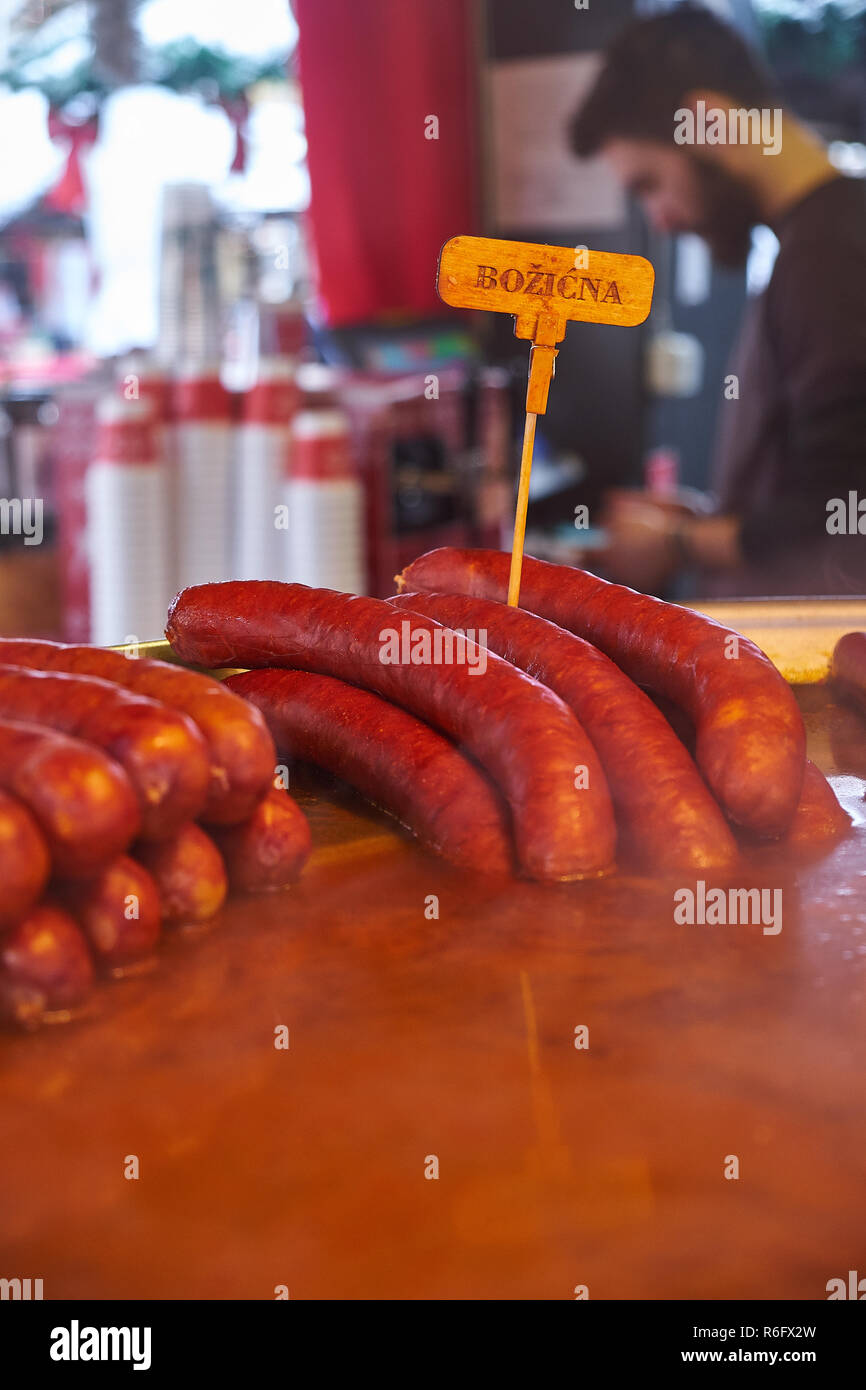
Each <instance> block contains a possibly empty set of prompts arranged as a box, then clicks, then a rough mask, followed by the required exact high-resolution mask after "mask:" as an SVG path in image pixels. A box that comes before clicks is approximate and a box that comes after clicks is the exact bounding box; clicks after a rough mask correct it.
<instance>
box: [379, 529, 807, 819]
mask: <svg viewBox="0 0 866 1390" xmlns="http://www.w3.org/2000/svg"><path fill="white" fill-rule="evenodd" d="M509 566H510V557H509V556H508V555H507V554H506V553H505V552H504V551H499V550H458V549H451V548H443V549H441V550H432V551H430V552H428V554H426V555H422V556H420V558H419V559H417V560H415V561H413V563H412V564H411V565H409V566H408V567H407V569H405V570H404V571H403V573H402V575H401V576H400V577H399V580H398V583H399V584H400V585H402V586H405V587H406V588H408V589H409V590H410V591H413V592H414V591H415V590H418V589H425V590H430V591H433V592H436V593H442V592H444V593H465V594H470V595H472V596H473V597H475V598H490V599H499V600H500V601H501V600H504V598H505V597H506V595H507V591H508V571H509ZM520 603H521V607H523V608H527V609H529V611H530V612H532V613H537V614H538V615H539V617H542V618H549V619H550V621H551V622H554V623H558V624H559V626H560V627H564V628H567V629H568V630H569V631H571V632H574V633H576V634H577V635H578V636H579V637H584V638H585V639H586V640H587V641H588V642H591V643H592V644H593V646H596V647H599V648H600V649H601V651H603V652H604V653H605V655H606V656H609V657H610V658H611V660H612V661H615V662H616V664H617V666H620V667H621V668H622V669H623V670H624V671H625V673H626V675H628V676H631V678H632V680H633V681H634V682H635V683H636V684H637V685H642V686H647V687H648V688H649V689H651V690H657V691H658V692H659V693H660V694H662V695H667V696H668V698H669V699H671V700H673V701H674V703H675V704H678V705H680V706H681V707H682V708H683V709H684V710H685V712H686V713H687V714H688V716H689V718H690V719H691V720H692V722H693V723H694V725H695V729H696V733H697V743H696V758H697V763H698V766H699V767H700V769H701V771H702V772H703V774H704V776H705V778H706V779H707V782H708V783H709V785H710V788H711V790H712V791H713V792H714V793H715V796H716V798H717V800H718V801H719V802H721V805H722V807H723V809H724V810H725V811H726V813H727V815H728V816H729V818H730V819H731V820H733V821H734V822H735V823H736V824H738V825H741V826H743V827H745V828H746V829H748V830H751V831H753V832H755V833H756V834H758V835H761V836H765V837H767V838H778V837H779V836H781V835H783V834H784V833H785V831H786V830H787V829H788V828H789V826H790V824H791V821H792V819H793V816H794V812H795V810H796V808H797V803H798V801H799V798H800V790H801V788H802V785H803V771H804V768H805V764H806V733H805V729H804V727H803V720H802V717H801V715H800V711H799V708H798V706H797V702H796V700H795V699H794V695H793V692H792V691H791V689H790V687H789V686H788V684H787V683H786V681H785V680H784V679H783V678H782V676H780V674H779V672H778V671H777V670H776V668H775V666H773V664H772V662H771V661H769V660H768V658H767V657H766V656H765V655H764V653H763V652H762V651H761V650H760V649H759V648H758V647H756V646H755V644H754V643H753V642H749V641H748V640H747V639H746V638H745V637H740V636H739V634H738V633H735V632H731V631H730V629H728V628H725V627H722V626H721V625H720V624H719V623H716V622H713V620H712V619H711V618H704V617H702V616H701V615H700V614H698V613H692V612H689V610H688V609H685V608H679V607H677V605H676V604H672V603H664V602H662V600H661V599H657V598H650V597H648V596H647V595H645V594H638V593H636V592H635V591H634V590H633V589H626V588H623V587H622V586H621V585H619V584H609V583H607V581H606V580H604V579H599V578H598V577H597V576H596V575H594V574H587V573H586V572H585V571H584V570H578V569H571V568H569V567H568V566H566V565H551V564H548V563H546V562H545V561H543V560H531V559H526V560H524V563H523V574H522V580H521V589H520Z"/></svg>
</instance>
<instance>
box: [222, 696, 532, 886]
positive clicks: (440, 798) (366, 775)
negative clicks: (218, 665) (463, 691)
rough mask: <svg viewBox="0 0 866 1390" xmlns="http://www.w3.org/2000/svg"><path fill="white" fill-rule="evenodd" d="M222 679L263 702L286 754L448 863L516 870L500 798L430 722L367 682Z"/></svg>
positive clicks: (495, 870)
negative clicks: (319, 771) (347, 789)
mask: <svg viewBox="0 0 866 1390" xmlns="http://www.w3.org/2000/svg"><path fill="white" fill-rule="evenodd" d="M227 684H228V685H230V686H231V688H232V689H233V690H235V691H237V693H238V694H239V695H243V697H244V698H245V699H247V700H251V701H252V703H253V704H254V705H256V706H257V708H258V709H260V710H261V712H262V714H263V715H264V717H265V719H266V720H267V723H268V727H269V728H270V731H271V733H272V734H273V736H274V739H275V741H276V744H277V747H278V748H279V749H281V750H282V751H284V752H285V753H286V754H288V756H289V757H292V758H301V759H303V760H305V761H307V762H311V763H315V764H316V765H317V766H318V767H323V768H325V769H326V770H327V771H328V772H332V773H334V775H335V776H337V777H342V778H343V779H344V781H346V782H349V783H351V785H352V786H353V787H356V788H357V790H358V791H359V792H361V794H362V796H365V797H366V798H367V799H368V801H372V802H374V803H375V805H377V806H379V807H380V808H381V809H382V810H383V811H387V812H388V814H389V815H391V816H394V818H395V819H396V820H398V821H399V822H400V824H401V825H404V826H405V827H406V829H407V830H410V831H411V832H412V834H413V835H417V837H418V839H419V840H421V841H423V843H424V844H426V845H429V847H430V848H431V849H433V850H435V851H436V853H437V854H441V855H443V856H444V858H446V859H450V860H451V861H452V862H453V863H455V864H461V865H463V866H464V867H465V868H470V869H471V868H475V869H480V870H481V871H483V872H485V873H494V874H507V873H509V872H510V871H512V869H513V867H514V851H513V847H512V843H511V832H510V830H509V825H508V810H507V807H506V806H505V803H504V802H503V800H502V798H501V796H500V795H499V793H498V792H497V790H496V788H495V787H494V786H493V784H492V783H491V782H490V781H488V779H487V777H486V776H485V774H484V773H483V772H482V771H481V769H480V768H479V767H477V766H476V765H475V763H473V762H470V760H469V759H468V758H466V757H464V755H463V754H462V753H461V752H460V751H459V749H457V748H455V746H454V744H453V743H452V742H451V741H450V739H447V738H444V737H443V736H442V734H439V733H437V732H436V730H435V729H431V728H430V726H429V724H424V723H422V722H421V720H420V719H416V718H415V716H414V715H412V714H407V712H406V710H404V709H400V707H399V705H392V704H391V703H390V701H388V700H383V699H381V697H380V696H378V695H374V694H373V693H372V692H371V691H369V690H360V689H359V688H358V687H357V686H355V685H347V684H346V682H345V681H338V680H332V678H331V677H330V676H315V675H311V674H310V673H309V672H307V671H247V672H245V673H244V674H243V675H240V676H230V677H229V679H228V682H227Z"/></svg>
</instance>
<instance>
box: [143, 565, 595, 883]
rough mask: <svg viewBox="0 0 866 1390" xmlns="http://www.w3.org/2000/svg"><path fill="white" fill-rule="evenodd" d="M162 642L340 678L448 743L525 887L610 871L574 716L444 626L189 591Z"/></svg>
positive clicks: (368, 604)
mask: <svg viewBox="0 0 866 1390" xmlns="http://www.w3.org/2000/svg"><path fill="white" fill-rule="evenodd" d="M166 631H167V635H168V638H169V641H170V642H171V644H172V646H173V647H174V649H175V651H176V652H177V653H178V655H179V656H180V657H181V659H182V660H192V661H198V662H202V663H208V664H212V665H214V666H252V667H259V666H287V667H290V668H294V669H300V670H308V671H315V672H317V673H318V674H320V675H330V676H335V677H337V678H338V679H345V680H348V681H350V682H351V683H352V684H354V685H362V686H365V687H367V688H368V689H370V690H373V691H375V692H376V693H377V694H379V695H382V696H384V698H385V699H390V700H393V701H394V702H395V703H396V704H401V705H403V706H404V708H406V709H408V710H409V711H410V712H411V713H413V714H416V715H418V717H419V718H421V719H424V720H426V721H427V722H428V723H430V724H433V725H434V726H436V727H437V728H440V729H441V730H442V731H443V732H444V733H447V734H449V735H450V736H451V737H452V738H453V739H455V740H456V741H457V742H458V743H459V744H461V745H463V746H465V748H466V749H467V751H468V752H470V753H471V754H472V755H473V756H474V757H476V758H477V759H478V761H479V762H480V763H481V765H482V766H483V767H485V768H486V769H487V771H488V772H489V773H490V775H491V776H492V777H493V779H494V781H495V782H496V783H497V785H498V786H499V787H500V788H501V789H502V791H503V792H504V794H505V798H506V800H507V802H508V804H509V807H510V810H511V814H512V817H513V820H514V828H515V839H516V842H517V853H518V858H519V861H520V864H521V866H522V867H523V869H524V870H525V871H526V873H527V874H529V876H530V877H533V878H540V879H571V878H582V877H586V876H588V875H596V874H600V873H603V872H605V871H607V870H609V869H610V868H611V867H612V861H613V856H614V849H615V844H616V829H615V825H614V819H613V809H612V807H611V803H610V794H609V792H608V789H607V784H606V782H605V779H604V773H603V772H602V770H601V764H600V763H599V761H598V758H597V755H596V753H595V749H594V748H593V747H592V744H591V743H590V741H589V739H588V738H587V736H586V734H585V733H584V731H583V730H582V729H581V727H580V725H579V724H578V722H577V720H576V719H575V717H574V715H573V714H572V713H571V711H570V710H569V709H568V708H567V707H566V706H565V705H564V704H563V703H562V701H561V700H560V699H559V697H558V696H557V695H554V694H553V692H552V691H550V690H546V689H545V687H544V686H543V685H539V683H538V682H537V681H534V680H532V679H531V678H530V677H529V676H526V675H524V674H523V672H522V671H518V670H517V669H516V668H515V667H514V666H510V665H509V664H508V662H506V661H502V659H501V658H500V657H498V656H494V655H492V654H490V653H488V652H485V651H483V650H481V649H479V648H477V647H475V646H474V644H472V643H466V642H465V640H464V639H462V638H460V637H455V634H454V633H452V632H450V630H449V629H447V628H444V627H442V626H441V624H439V623H434V622H432V621H431V619H429V618H423V617H419V616H415V615H413V616H412V617H411V619H410V618H408V617H407V618H401V620H400V625H399V629H398V628H397V627H396V626H395V612H394V609H393V608H392V607H391V605H390V604H389V603H385V602H384V601H383V600H382V599H373V598H359V597H355V596H354V595H351V594H340V593H336V592H334V591H333V590H331V589H308V588H307V587H306V586H305V585H303V584H279V583H275V582H272V581H270V580H249V581H228V582H227V583H223V584H202V585H199V586H197V587H195V588H190V589H185V590H184V591H183V592H182V593H180V594H178V595H177V597H176V598H175V599H174V601H173V603H172V605H171V607H170V609H169V621H168V627H167V629H166ZM211 657H213V658H214V661H213V662H212V663H211V662H210V658H211ZM470 667H471V669H470ZM584 770H586V771H584Z"/></svg>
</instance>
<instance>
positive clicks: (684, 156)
mask: <svg viewBox="0 0 866 1390" xmlns="http://www.w3.org/2000/svg"><path fill="white" fill-rule="evenodd" d="M572 144H573V148H574V150H575V152H576V153H577V154H578V155H580V156H581V157H583V158H586V157H589V156H590V155H594V154H597V153H601V154H602V155H603V156H604V157H605V158H606V159H607V160H608V161H609V163H610V165H611V166H612V167H613V169H614V171H615V173H616V174H617V176H618V178H619V179H620V180H621V181H622V183H623V184H624V186H625V187H626V189H627V190H628V191H629V192H630V193H632V194H634V195H635V196H636V197H637V198H638V199H639V200H640V202H641V204H642V205H643V208H644V211H645V213H646V215H647V217H648V218H649V220H650V222H651V223H652V225H653V226H654V227H655V228H656V229H658V230H659V231H661V232H666V233H668V234H670V235H676V234H677V233H681V232H694V233H697V234H698V235H700V236H701V237H703V238H704V239H705V240H706V242H707V244H708V245H709V248H710V250H711V253H712V255H713V258H714V260H715V261H716V262H717V264H719V265H720V266H725V267H732V268H733V267H740V266H744V265H745V262H746V258H747V256H748V252H749V249H750V245H751V233H752V228H753V227H754V226H756V225H757V224H764V225H766V226H769V227H770V228H771V229H772V230H773V232H774V233H775V234H776V236H777V238H778V240H779V253H778V256H777V259H776V263H775V266H774V269H773V273H772V276H771V279H770V281H769V283H768V285H767V288H766V289H765V291H764V292H763V293H762V294H761V295H759V296H757V297H755V298H754V299H752V300H750V301H749V303H748V305H747V308H746V313H745V316H744V320H743V324H742V327H741V332H740V339H739V342H738V345H737V348H736V351H735V354H734V359H733V361H732V362H731V364H730V366H729V368H728V371H729V372H730V373H731V374H733V375H734V376H735V377H736V379H737V389H738V392H739V398H738V399H724V400H723V403H722V407H721V420H720V428H719V432H718V437H717V439H716V445H715V458H714V463H713V469H712V476H711V485H712V487H713V490H714V494H715V497H714V506H713V510H712V511H711V512H710V510H709V508H708V507H701V506H698V507H694V506H692V505H690V504H689V503H688V502H686V501H684V500H683V501H681V500H678V499H674V500H672V501H671V502H670V503H665V502H659V501H656V500H653V499H650V497H649V495H648V494H645V493H641V492H639V491H635V492H632V493H624V492H618V493H616V494H612V495H611V498H610V502H609V505H608V507H607V513H606V516H605V518H604V523H605V525H606V528H607V530H608V534H609V545H608V549H607V551H606V552H605V558H604V563H605V570H606V572H607V573H609V574H610V576H611V577H612V578H613V579H616V580H618V581H619V582H621V583H626V584H630V585H632V586H634V587H637V588H648V589H654V590H658V589H660V588H663V587H664V586H666V585H667V584H669V583H670V582H671V580H672V579H673V577H674V576H675V575H676V573H677V572H678V571H682V570H690V571H695V570H696V571H699V572H700V575H701V590H702V592H704V593H715V594H717V595H722V594H753V595H759V594H768V595H771V594H798V593H800V594H805V593H826V594H832V593H838V594H844V593H851V592H866V181H863V180H860V179H855V178H846V177H843V176H842V175H841V174H840V173H839V172H838V170H837V169H836V168H835V167H834V166H833V165H832V164H831V162H830V160H829V158H828V155H827V150H826V148H825V146H824V144H823V143H822V142H821V140H820V139H818V138H817V136H816V135H815V134H814V133H813V132H812V131H811V130H810V129H808V128H807V127H806V126H805V125H804V124H802V123H801V122H800V121H799V120H798V119H797V118H796V117H795V116H793V115H792V114H791V113H790V112H789V111H785V110H784V109H783V108H782V106H781V102H780V100H779V97H778V93H777V91H776V89H775V87H774V83H773V79H772V78H771V76H770V75H769V74H768V72H766V71H765V69H764V67H763V65H762V63H761V61H760V59H759V58H758V57H757V56H756V55H755V54H754V52H753V51H752V50H751V49H750V48H749V47H748V45H747V44H746V43H745V41H744V40H743V39H742V37H741V36H740V35H739V34H738V33H737V32H736V31H735V30H734V29H732V28H731V27H729V26H728V25H727V24H725V23H724V22H723V21H721V20H720V19H718V18H717V17H716V16H715V15H713V14H711V13H710V12H709V11H708V10H706V9H704V8H703V7H701V6H698V5H696V4H693V3H685V4H682V5H680V6H678V7H677V8H675V9H673V10H670V11H667V12H665V13H664V14H661V15H657V16H654V17H650V18H646V19H637V20H634V21H631V22H630V23H629V24H628V25H627V26H626V28H625V29H624V30H623V31H622V32H621V34H620V35H619V36H618V38H616V39H615V40H614V42H613V44H612V46H611V47H610V49H609V50H608V53H607V55H606V59H605V63H604V66H603V68H602V70H601V72H600V73H599V75H598V77H597V79H596V81H595V83H594V85H593V88H592V90H591V91H590V93H589V96H588V98H587V100H586V101H585V102H584V104H583V105H582V106H581V108H580V110H579V111H578V112H577V114H576V116H575V118H574V122H573V127H572ZM724 386H725V383H724V382H720V383H719V390H720V392H721V391H723V389H724ZM858 488H859V489H861V491H862V511H859V502H860V494H858ZM858 523H862V532H860V531H859V530H858Z"/></svg>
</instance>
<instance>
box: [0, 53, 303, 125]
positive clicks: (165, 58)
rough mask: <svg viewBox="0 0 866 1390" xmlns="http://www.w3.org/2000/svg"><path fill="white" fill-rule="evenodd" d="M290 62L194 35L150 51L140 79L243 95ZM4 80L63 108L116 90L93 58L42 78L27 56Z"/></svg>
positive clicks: (210, 93) (216, 94)
mask: <svg viewBox="0 0 866 1390" xmlns="http://www.w3.org/2000/svg"><path fill="white" fill-rule="evenodd" d="M287 61H288V58H285V59H283V58H269V59H268V60H267V61H266V62H256V61H253V60H251V59H248V58H238V57H237V56H235V55H234V54H230V53H226V52H225V50H224V49H218V48H207V47H202V46H201V45H200V44H198V43H196V42H195V40H193V39H184V40H181V41H179V42H177V43H171V44H166V45H165V47H163V48H158V49H152V50H150V52H148V53H146V54H145V57H144V60H143V63H142V71H141V73H140V77H139V80H140V81H141V82H153V83H155V84H157V85H158V86H160V87H166V88H168V90H169V91H172V92H196V91H198V92H201V93H202V95H203V96H205V97H207V98H208V100H217V99H219V98H224V97H225V98H230V97H237V96H240V94H241V93H242V92H245V91H246V90H247V89H248V88H249V87H251V86H253V84H254V83H256V82H261V81H264V80H266V79H274V80H277V81H281V80H284V79H285V76H286V62H287ZM0 83H3V84H5V85H6V86H8V87H11V88H12V90H13V91H21V90H22V89H23V88H25V87H35V88H37V89H38V90H39V91H41V92H43V93H44V95H45V96H46V97H47V98H48V101H49V102H50V103H51V105H52V106H57V107H60V108H62V107H64V106H66V105H67V104H68V103H69V102H70V101H72V100H73V98H75V97H80V96H92V97H94V98H95V99H96V101H97V102H99V101H101V100H102V99H103V98H104V97H105V96H107V95H108V93H109V91H110V90H111V87H110V85H109V84H108V83H107V82H106V81H105V79H104V78H103V77H102V76H100V75H99V74H98V73H97V72H96V71H95V70H94V67H93V64H92V61H91V60H90V59H88V60H87V61H86V62H84V63H81V64H79V66H78V67H76V68H75V69H74V70H73V71H71V72H69V73H64V74H63V75H62V76H53V77H44V78H41V79H39V80H34V78H33V77H32V76H31V75H30V64H29V63H28V62H27V61H26V60H24V61H19V62H17V63H16V64H15V65H14V66H12V67H11V68H9V69H7V70H6V71H5V72H0Z"/></svg>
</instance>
